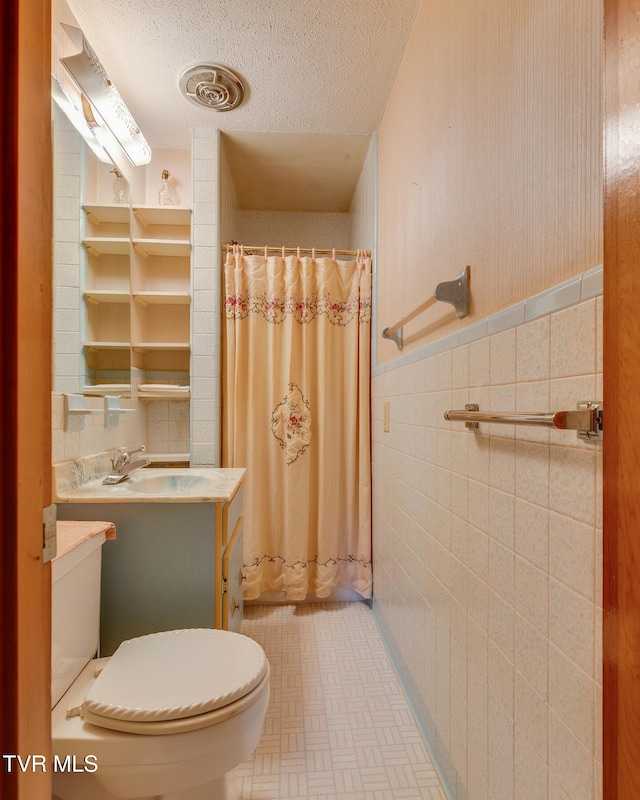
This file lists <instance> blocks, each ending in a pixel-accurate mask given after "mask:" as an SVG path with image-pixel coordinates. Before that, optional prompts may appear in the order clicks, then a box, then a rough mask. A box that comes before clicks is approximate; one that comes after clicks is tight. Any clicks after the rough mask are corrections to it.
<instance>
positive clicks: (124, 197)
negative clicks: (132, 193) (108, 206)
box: [110, 167, 129, 203]
mask: <svg viewBox="0 0 640 800" xmlns="http://www.w3.org/2000/svg"><path fill="white" fill-rule="evenodd" d="M110 172H113V173H114V175H115V176H116V177H115V178H114V179H113V202H114V203H128V202H129V184H128V183H127V181H126V180H125V179H124V176H123V175H122V173H121V172H120V170H119V169H118V168H117V167H114V168H113V169H112V170H110Z"/></svg>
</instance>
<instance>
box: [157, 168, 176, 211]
mask: <svg viewBox="0 0 640 800" xmlns="http://www.w3.org/2000/svg"><path fill="white" fill-rule="evenodd" d="M170 175H171V173H170V172H169V170H168V169H163V170H162V183H161V184H160V191H159V192H158V205H159V206H172V205H175V197H174V196H173V192H172V191H171V187H170V186H169V177H170Z"/></svg>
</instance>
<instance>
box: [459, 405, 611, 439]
mask: <svg viewBox="0 0 640 800" xmlns="http://www.w3.org/2000/svg"><path fill="white" fill-rule="evenodd" d="M478 408H479V406H478V404H477V403H467V404H466V405H465V407H464V410H458V411H456V410H452V411H445V412H444V418H445V419H448V420H450V421H452V422H464V423H465V424H466V426H467V428H472V429H474V428H477V427H478V425H479V424H480V423H481V422H497V423H499V424H502V425H537V426H539V427H543V428H557V429H559V430H563V431H577V432H578V437H579V438H580V439H590V440H594V439H596V440H599V439H602V420H603V411H602V403H601V402H600V401H599V400H585V401H582V402H579V403H578V405H577V409H576V410H575V411H551V412H548V413H529V414H527V413H519V412H510V411H508V412H505V413H502V412H498V413H495V412H494V413H492V412H489V411H486V412H485V411H479V410H478Z"/></svg>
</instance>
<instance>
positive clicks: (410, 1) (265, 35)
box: [68, 0, 420, 148]
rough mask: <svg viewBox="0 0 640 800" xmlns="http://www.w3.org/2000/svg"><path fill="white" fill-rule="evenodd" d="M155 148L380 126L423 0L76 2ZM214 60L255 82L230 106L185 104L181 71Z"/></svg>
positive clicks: (72, 3) (102, 57)
mask: <svg viewBox="0 0 640 800" xmlns="http://www.w3.org/2000/svg"><path fill="white" fill-rule="evenodd" d="M68 3H69V6H70V8H71V10H72V12H73V13H74V15H75V16H76V18H77V20H78V22H79V24H80V27H81V28H82V29H83V31H84V33H85V35H86V37H87V39H88V40H89V42H90V44H91V46H92V47H93V49H94V50H95V51H96V53H97V54H98V57H99V58H100V60H101V61H102V64H103V65H104V67H105V69H106V71H107V73H108V74H109V77H110V78H111V79H112V80H113V82H114V83H115V85H116V86H117V88H118V90H119V92H120V94H121V95H122V97H123V98H124V101H125V102H126V104H127V106H128V107H129V109H130V111H131V112H132V114H133V116H134V117H135V119H136V121H137V122H138V124H139V125H140V127H141V129H142V131H143V133H144V135H145V137H146V138H147V140H148V141H149V144H150V145H151V146H152V147H155V148H175V147H185V146H187V145H188V143H189V133H188V132H189V130H190V128H192V127H216V128H220V129H221V130H223V131H254V132H255V131H264V132H284V133H322V134H349V135H353V134H359V135H368V134H371V133H373V132H374V131H375V130H377V128H378V125H379V123H380V120H381V118H382V114H383V111H384V108H385V104H386V101H387V98H388V96H389V92H390V91H391V87H392V85H393V81H394V78H395V74H396V71H397V68H398V66H399V63H400V59H401V57H402V53H403V51H404V47H405V44H406V41H407V38H408V35H409V32H410V30H411V25H412V23H413V19H414V16H415V14H416V11H417V8H418V6H419V4H420V0H115V2H111V0H68ZM201 63H217V64H221V65H223V66H226V67H228V68H230V69H232V70H234V71H235V72H237V73H238V74H239V75H240V76H241V77H242V79H243V81H244V82H245V83H246V85H247V87H248V93H247V98H246V99H245V101H244V103H243V105H242V106H240V107H239V108H238V109H235V110H233V111H228V112H224V113H220V112H216V111H212V110H210V109H207V108H200V107H198V106H196V105H194V104H193V103H190V102H188V101H187V100H186V99H185V98H184V97H183V96H182V95H181V94H180V90H179V86H178V82H179V78H180V75H181V74H182V72H183V71H184V70H185V69H186V68H188V67H190V66H194V65H196V64H201Z"/></svg>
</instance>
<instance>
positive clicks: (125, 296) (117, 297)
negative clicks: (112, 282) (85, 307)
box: [84, 289, 131, 305]
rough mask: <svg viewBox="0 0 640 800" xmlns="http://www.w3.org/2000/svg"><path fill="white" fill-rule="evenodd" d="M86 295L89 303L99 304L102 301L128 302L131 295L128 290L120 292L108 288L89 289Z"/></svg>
mask: <svg viewBox="0 0 640 800" xmlns="http://www.w3.org/2000/svg"><path fill="white" fill-rule="evenodd" d="M84 297H85V299H86V300H87V302H89V303H93V305H98V304H100V303H128V302H129V299H130V297H131V295H130V294H129V292H128V291H126V292H118V291H110V290H108V289H87V291H85V292H84Z"/></svg>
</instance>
